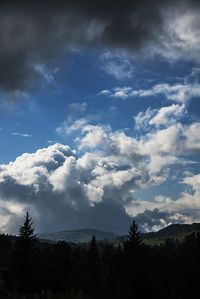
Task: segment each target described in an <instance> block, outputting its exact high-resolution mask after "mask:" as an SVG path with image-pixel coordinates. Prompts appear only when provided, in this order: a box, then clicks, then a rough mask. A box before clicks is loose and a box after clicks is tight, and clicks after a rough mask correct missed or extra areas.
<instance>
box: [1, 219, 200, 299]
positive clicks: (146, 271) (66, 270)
mask: <svg viewBox="0 0 200 299" xmlns="http://www.w3.org/2000/svg"><path fill="white" fill-rule="evenodd" d="M199 271H200V234H199V233H192V234H191V235H189V236H187V237H186V238H185V240H184V241H182V242H179V241H177V240H172V239H168V240H166V241H165V243H163V244H161V245H159V246H148V245H145V244H144V243H143V241H142V238H141V235H140V232H139V231H138V227H137V224H136V223H135V222H134V221H133V223H132V224H131V226H130V231H129V235H128V239H127V240H126V241H125V242H124V243H123V244H120V245H117V246H116V245H113V244H112V243H109V242H97V241H96V239H95V237H93V238H92V240H91V242H90V243H89V244H79V245H75V244H68V243H65V242H57V243H51V244H48V243H42V242H39V241H38V240H37V236H36V235H35V234H34V228H33V223H32V220H31V218H30V216H29V214H28V213H27V215H26V219H25V222H24V223H23V225H22V226H21V227H20V229H19V235H18V237H12V236H8V235H0V298H4V297H3V296H5V298H7V297H6V296H8V295H9V296H12V294H15V295H16V294H18V295H19V296H22V295H24V294H27V295H28V294H29V295H30V296H31V294H51V298H61V297H58V296H59V294H60V295H62V294H63V297H62V298H69V299H70V298H77V299H107V298H109V299H110V298H116V299H134V298H135V299H140V298H152V299H154V298H155V299H157V298H158V299H161V298H162V299H165V298H166V299H169V298H171V299H178V298H180V299H182V298H183V299H185V298H187V299H188V298H200V287H199V278H200V275H199ZM10 298H12V297H10ZM13 298H14V297H13ZM15 298H22V297H15ZM23 298H24V297H23ZM33 298H34V297H33ZM37 298H40V297H37ZM41 298H45V297H41ZM46 298H47V297H46ZM49 298H50V297H49Z"/></svg>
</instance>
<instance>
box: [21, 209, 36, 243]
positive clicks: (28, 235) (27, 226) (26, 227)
mask: <svg viewBox="0 0 200 299" xmlns="http://www.w3.org/2000/svg"><path fill="white" fill-rule="evenodd" d="M18 235H19V237H20V238H21V239H23V240H28V239H29V240H34V239H36V235H35V234H34V227H33V222H32V219H31V217H30V216H29V213H28V212H26V217H25V221H24V223H23V224H22V226H21V227H20V229H19V234H18Z"/></svg>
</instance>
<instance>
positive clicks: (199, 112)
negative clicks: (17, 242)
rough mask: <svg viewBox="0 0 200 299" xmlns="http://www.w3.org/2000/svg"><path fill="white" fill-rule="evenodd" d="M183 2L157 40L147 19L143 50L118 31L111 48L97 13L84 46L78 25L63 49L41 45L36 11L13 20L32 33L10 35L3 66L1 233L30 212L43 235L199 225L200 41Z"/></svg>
mask: <svg viewBox="0 0 200 299" xmlns="http://www.w3.org/2000/svg"><path fill="white" fill-rule="evenodd" d="M184 5H186V7H187V8H188V10H184ZM184 5H183V7H182V6H180V7H177V8H176V14H174V13H172V11H171V8H172V7H173V4H170V5H169V7H168V10H169V11H168V12H170V13H169V14H167V13H166V14H162V17H163V24H164V25H163V26H164V27H163V28H162V30H161V29H160V28H157V27H155V28H154V30H156V32H157V37H156V38H155V37H154V33H155V32H154V33H152V32H150V33H149V32H148V31H149V24H148V22H147V24H146V25H145V22H144V21H143V22H144V24H143V23H142V27H141V28H143V27H144V28H145V26H147V29H146V30H147V32H148V34H150V36H151V39H150V41H149V40H148V39H147V40H146V35H145V34H144V37H140V38H142V39H144V41H143V43H144V46H143V44H142V46H140V47H139V46H138V45H137V43H136V44H135V42H134V40H131V37H130V38H129V39H128V40H126V38H125V34H124V33H122V36H121V37H120V38H119V40H120V39H121V41H118V42H119V44H115V42H116V41H115V37H114V36H112V35H111V36H110V38H111V40H112V43H111V44H109V43H108V45H106V43H105V41H104V34H105V33H104V30H105V28H104V27H103V29H102V26H103V25H102V24H101V21H103V19H101V18H102V16H98V13H97V16H96V18H97V24H96V23H93V22H92V25H91V24H90V22H89V23H88V21H87V18H88V20H89V19H90V17H91V16H88V15H87V13H88V14H89V12H88V11H87V9H86V12H87V13H86V12H85V13H86V15H85V21H83V29H84V30H85V31H84V34H85V36H84V38H83V39H86V40H85V41H83V40H82V39H81V38H80V37H79V35H77V32H79V30H80V28H78V29H77V28H74V29H73V30H74V32H73V34H72V37H73V43H72V42H71V38H72V37H71V33H70V34H69V33H68V32H67V33H66V36H65V37H66V38H67V39H68V44H70V43H72V44H70V46H69V45H68V44H67V47H68V48H67V49H65V50H63V48H65V47H66V44H65V42H64V41H63V37H62V39H61V40H56V42H57V44H56V43H55V44H53V43H52V40H51V38H52V39H53V38H54V37H51V34H50V32H49V33H48V34H49V36H50V37H49V38H48V37H47V40H45V42H46V44H45V45H43V42H42V41H40V43H38V41H39V40H37V38H36V40H35V36H36V37H37V34H38V32H37V30H38V29H37V27H36V28H35V27H34V26H35V24H34V23H33V24H32V21H33V20H32V15H30V16H31V18H30V20H29V19H27V20H26V22H27V23H26V22H25V23H22V25H21V23H16V24H17V25H16V24H15V23H13V24H12V22H14V21H12V19H11V21H10V22H11V25H10V26H12V25H13V26H22V27H23V26H24V25H26V26H28V25H30V28H32V30H33V33H32V34H31V33H30V36H28V38H27V36H26V32H25V35H24V36H21V37H20V36H19V40H18V36H17V37H16V39H17V42H16V45H15V43H14V42H13V53H12V55H13V57H14V58H16V66H15V64H14V66H15V67H16V69H15V67H14V66H13V64H12V67H11V70H12V72H10V69H9V63H8V64H7V65H6V68H5V76H3V77H1V74H0V88H1V91H0V128H1V129H0V207H1V209H2V211H1V212H0V219H1V221H2V225H1V226H0V229H1V230H2V231H6V232H7V231H9V232H15V231H16V227H17V225H18V224H19V223H20V221H21V220H22V218H23V215H24V213H25V211H26V210H29V211H30V213H31V215H32V216H33V218H34V219H35V222H36V225H35V226H36V229H37V231H40V232H42V231H51V230H59V229H75V228H83V227H94V228H98V229H105V230H112V231H115V232H117V233H124V232H126V231H127V229H128V226H129V223H130V221H131V219H132V217H135V219H136V220H137V221H138V222H139V225H140V228H141V229H142V230H143V231H149V230H157V229H159V228H162V227H164V226H166V225H169V224H171V223H177V222H178V223H186V222H187V223H188V222H189V223H190V222H194V221H199V220H200V203H199V193H200V189H199V186H200V174H199V171H200V164H199V163H200V158H199V157H200V156H199V151H200V122H199V119H200V100H199V98H200V66H199V58H198V54H199V46H200V38H199V35H198V32H199V25H198V18H197V17H198V16H197V14H196V12H195V10H194V8H193V6H190V4H189V2H187V1H186V2H185V4H184ZM187 5H188V6H187ZM13 9H14V10H15V9H16V8H15V7H14V8H13ZM141 9H142V11H143V9H144V7H143V4H141ZM157 9H158V11H159V10H161V11H162V9H163V8H162V6H161V7H158V8H157ZM27 12H29V11H27ZM18 13H19V16H20V13H22V14H23V11H22V12H20V10H19V11H18ZM30 13H32V12H30ZM56 13H58V16H59V18H58V20H61V19H62V18H61V17H60V15H59V13H60V12H59V11H58V12H55V14H56ZM127 14H128V12H127ZM138 14H140V12H138ZM8 15H9V16H12V13H11V12H10V14H8ZM75 15H76V12H75ZM67 18H68V16H66V22H68V20H67ZM98 18H100V19H98ZM110 18H111V20H112V13H111V15H110ZM50 19H51V16H50ZM104 21H105V20H104ZM107 21H108V20H107ZM59 22H60V21H59ZM59 22H58V24H59V26H60V23H59ZM98 22H99V23H98ZM111 22H112V21H111ZM61 24H62V23H61ZM62 25H63V24H62ZM114 25H115V26H116V28H117V26H118V24H114V23H113V26H114ZM143 25H144V26H143ZM151 25H152V24H151ZM154 25H155V24H154ZM154 25H152V26H154ZM31 26H32V27H31ZM5 28H6V27H5ZM59 28H60V27H59ZM59 28H57V27H55V28H54V29H53V30H55V32H56V33H57V34H58V32H59V31H58V29H59ZM138 28H139V27H138ZM42 30H43V27H42ZM45 30H46V29H45ZM73 30H72V31H73ZM101 30H103V31H101ZM116 30H117V29H116ZM131 30H133V31H132V33H135V34H136V35H139V34H142V33H141V32H140V30H139V33H138V32H137V29H135V28H132V29H131ZM135 30H136V32H135ZM159 30H160V31H159ZM47 31H48V29H47ZM105 32H106V31H105ZM116 32H117V31H116ZM43 33H45V32H42V34H43ZM0 34H1V33H0ZM9 34H10V32H7V37H8V36H9ZM48 34H47V35H48ZM81 34H82V33H81ZM99 34H100V36H101V35H102V41H101V39H100V41H99ZM119 34H120V33H119ZM123 34H124V35H123ZM151 34H153V35H151ZM68 35H69V36H68ZM77 36H78V37H77ZM105 37H106V38H108V36H106V35H105ZM0 38H1V36H0ZM40 38H41V36H40V35H38V39H40ZM45 38H46V35H45ZM76 38H77V39H78V40H76ZM135 38H136V37H135ZM140 38H139V39H138V43H139V42H140ZM23 39H24V40H23ZM136 40H137V38H136ZM30 41H31V47H30V45H29V42H30ZM6 42H7V40H5V42H4V44H6ZM93 42H94V44H95V42H97V44H98V46H94V44H93ZM132 42H133V45H132ZM19 45H20V46H19ZM52 45H54V47H52ZM123 45H125V46H123ZM46 46H48V47H50V48H51V47H52V49H53V50H49V49H48V50H47V47H46ZM138 47H139V50H138ZM54 48H55V49H54ZM57 48H58V49H57ZM61 48H62V51H61ZM19 49H20V51H21V50H22V57H23V55H24V53H26V56H25V55H24V57H23V59H22V60H20V62H21V65H20V68H21V71H19V70H18V69H17V67H18V52H19ZM9 51H10V48H9ZM46 52H47V53H46ZM57 52H58V53H57ZM3 54H4V57H5V59H6V57H7V56H6V55H7V54H6V51H5V52H3ZM38 55H39V56H38ZM8 56H9V55H8ZM27 56H28V57H29V60H28V61H27V60H26V59H27ZM20 57H21V56H20ZM38 57H40V59H38ZM12 63H13V61H12ZM13 74H16V77H15V80H14V81H12V80H13ZM7 78H8V79H7ZM27 82H28V83H27ZM163 215H165V217H164V216H163ZM116 219H120V220H119V221H118V222H117V223H116Z"/></svg>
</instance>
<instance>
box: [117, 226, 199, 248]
mask: <svg viewBox="0 0 200 299" xmlns="http://www.w3.org/2000/svg"><path fill="white" fill-rule="evenodd" d="M193 232H200V223H193V224H171V225H169V226H167V227H165V228H163V229H160V230H159V231H157V232H150V233H142V234H141V237H142V239H143V241H144V243H145V244H147V245H160V244H162V243H164V242H165V241H166V239H174V240H176V239H177V240H179V241H182V240H184V238H185V237H186V236H187V235H190V234H192V233H193ZM127 238H128V235H125V236H120V237H118V238H117V240H116V243H123V242H124V241H126V240H127Z"/></svg>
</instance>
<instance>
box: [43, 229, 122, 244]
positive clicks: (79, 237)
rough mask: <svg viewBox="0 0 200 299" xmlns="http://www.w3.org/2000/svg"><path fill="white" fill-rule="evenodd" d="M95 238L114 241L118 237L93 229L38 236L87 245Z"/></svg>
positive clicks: (55, 240)
mask: <svg viewBox="0 0 200 299" xmlns="http://www.w3.org/2000/svg"><path fill="white" fill-rule="evenodd" d="M93 236H95V237H96V239H97V240H98V241H103V240H107V241H112V240H114V239H116V238H117V235H115V234H114V233H112V232H105V231H101V230H97V229H91V228H86V229H79V230H66V231H61V232H53V233H42V234H38V238H39V239H42V240H47V241H53V242H58V241H66V242H73V243H87V242H89V241H90V240H91V239H92V237H93Z"/></svg>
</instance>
